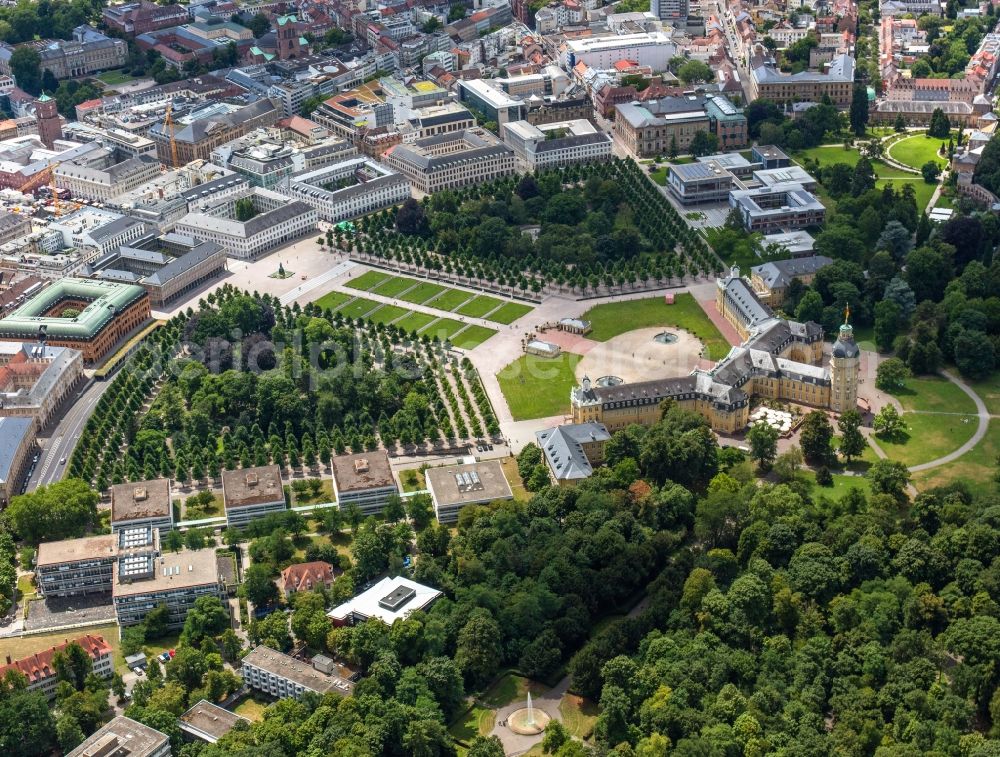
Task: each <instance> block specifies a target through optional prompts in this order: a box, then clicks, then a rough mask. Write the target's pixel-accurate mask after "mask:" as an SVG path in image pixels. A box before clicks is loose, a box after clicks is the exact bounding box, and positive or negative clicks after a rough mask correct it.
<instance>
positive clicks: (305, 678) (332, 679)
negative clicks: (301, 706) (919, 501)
mask: <svg viewBox="0 0 1000 757" xmlns="http://www.w3.org/2000/svg"><path fill="white" fill-rule="evenodd" d="M241 673H242V675H243V683H244V684H246V685H247V686H249V687H250V688H252V689H257V690H258V691H262V692H264V693H265V694H269V695H271V696H272V697H279V698H282V699H286V698H289V697H294V698H296V699H298V698H299V697H301V696H302V695H303V694H304V693H306V692H307V691H311V692H313V693H315V694H320V695H323V694H326V693H327V692H330V691H332V692H334V693H335V694H340V695H341V696H348V695H349V694H351V693H352V692H353V691H354V682H353V681H350V680H348V679H346V678H341V677H340V676H337V675H330V674H327V673H323V672H322V671H320V670H318V669H317V668H315V667H313V666H312V665H310V664H309V663H306V662H303V661H302V660H297V659H295V658H294V657H290V656H288V655H286V654H284V653H282V652H279V651H277V650H276V649H271V648H270V647H266V646H263V645H261V646H258V647H254V648H253V649H252V650H251V651H250V653H249V654H248V655H247V656H246V657H244V658H243V664H242V668H241Z"/></svg>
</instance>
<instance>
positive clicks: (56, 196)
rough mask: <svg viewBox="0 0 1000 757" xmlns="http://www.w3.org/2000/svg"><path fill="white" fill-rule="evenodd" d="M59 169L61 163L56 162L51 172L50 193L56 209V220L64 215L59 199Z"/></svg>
mask: <svg viewBox="0 0 1000 757" xmlns="http://www.w3.org/2000/svg"><path fill="white" fill-rule="evenodd" d="M58 167H59V161H57V162H55V163H53V164H52V166H51V170H50V171H49V176H50V179H49V191H50V192H51V193H52V207H54V208H55V209H56V218H58V217H59V216H61V215H62V205H61V204H60V199H59V188H58V187H57V186H56V169H57V168H58Z"/></svg>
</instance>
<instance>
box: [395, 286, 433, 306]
mask: <svg viewBox="0 0 1000 757" xmlns="http://www.w3.org/2000/svg"><path fill="white" fill-rule="evenodd" d="M443 291H444V287H443V286H441V285H439V284H432V283H431V282H429V281H421V282H420V283H419V284H417V285H416V286H415V287H413V289H411V290H410V291H409V292H407V293H406V294H401V295H400V299H403V300H406V301H407V302H415V303H417V304H418V305H419V304H422V303H424V302H427V300H429V299H430V298H431V297H433V296H434V295H436V294H440V293H441V292H443Z"/></svg>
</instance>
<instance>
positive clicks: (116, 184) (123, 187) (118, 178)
mask: <svg viewBox="0 0 1000 757" xmlns="http://www.w3.org/2000/svg"><path fill="white" fill-rule="evenodd" d="M105 152H109V153H110V151H105ZM161 170H162V167H161V166H160V163H159V161H157V160H156V157H155V156H149V155H137V156H135V157H132V158H128V159H127V160H123V161H121V162H120V163H115V162H114V159H113V158H109V159H108V160H98V161H88V163H87V164H84V165H78V164H76V163H62V164H60V165H59V166H58V167H56V169H55V171H54V172H53V173H54V175H55V181H56V186H57V187H62V188H63V189H68V190H69V191H70V193H71V194H72V195H73V196H74V197H84V198H86V199H88V200H97V201H99V202H107V201H108V200H110V199H112V198H113V197H117V196H118V195H120V194H123V193H125V192H131V191H132V190H133V189H135V188H136V187H138V186H141V185H143V184H145V183H146V182H147V181H150V180H151V179H153V178H154V177H156V176H158V175H159V174H160V171H161Z"/></svg>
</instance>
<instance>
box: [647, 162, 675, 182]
mask: <svg viewBox="0 0 1000 757" xmlns="http://www.w3.org/2000/svg"><path fill="white" fill-rule="evenodd" d="M669 170H670V169H668V168H667V167H666V166H664V167H663V168H657V169H656V170H655V171H651V172H650V174H649V175H650V177H651V178H652V179H653V181H655V182H656V183H657V184H659V185H660V186H661V187H665V186H667V171H669Z"/></svg>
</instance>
